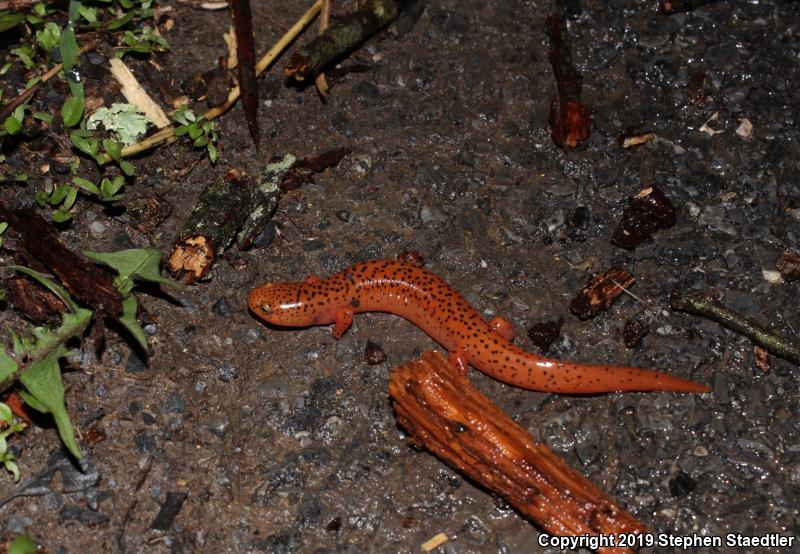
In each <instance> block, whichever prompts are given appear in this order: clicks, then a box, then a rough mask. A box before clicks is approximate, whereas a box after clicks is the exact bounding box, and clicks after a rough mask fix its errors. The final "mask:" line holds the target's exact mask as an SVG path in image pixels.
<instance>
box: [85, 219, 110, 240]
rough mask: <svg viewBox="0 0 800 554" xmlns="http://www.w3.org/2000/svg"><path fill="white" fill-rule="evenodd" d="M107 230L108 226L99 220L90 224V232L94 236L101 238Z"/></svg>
mask: <svg viewBox="0 0 800 554" xmlns="http://www.w3.org/2000/svg"><path fill="white" fill-rule="evenodd" d="M105 232H106V226H105V225H104V224H102V223H100V222H99V221H94V222H92V223H90V224H89V233H91V235H92V237H94V238H96V239H99V238H101V237H102V236H103V235H104V234H105Z"/></svg>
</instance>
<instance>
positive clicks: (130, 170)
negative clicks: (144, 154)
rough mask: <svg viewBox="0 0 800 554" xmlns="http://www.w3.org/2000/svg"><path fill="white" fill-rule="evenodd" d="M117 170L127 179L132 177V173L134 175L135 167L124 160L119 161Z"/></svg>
mask: <svg viewBox="0 0 800 554" xmlns="http://www.w3.org/2000/svg"><path fill="white" fill-rule="evenodd" d="M119 168H120V169H121V170H122V172H123V173H124V174H125V175H127V176H128V177H133V175H134V173H136V167H134V165H133V164H132V163H131V162H127V161H125V160H120V162H119Z"/></svg>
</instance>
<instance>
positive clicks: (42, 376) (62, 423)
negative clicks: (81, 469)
mask: <svg viewBox="0 0 800 554" xmlns="http://www.w3.org/2000/svg"><path fill="white" fill-rule="evenodd" d="M85 311H86V312H88V313H89V314H90V315H91V312H90V311H89V310H85ZM67 317H69V316H65V317H64V320H65V321H66V319H67ZM63 325H64V324H62V326H63ZM67 354H69V351H68V350H67V348H66V347H65V346H64V345H63V344H60V345H59V346H58V347H57V348H54V349H53V350H52V351H51V352H50V354H48V355H47V356H45V357H44V358H42V359H41V360H39V361H37V362H35V363H34V364H32V365H30V366H29V367H28V369H27V370H26V371H25V372H24V373H22V374H21V375H20V377H19V381H20V383H22V384H23V385H24V386H25V388H26V389H28V392H29V393H31V395H33V396H34V397H35V398H36V400H38V401H39V402H41V403H42V404H44V405H45V406H46V407H47V409H48V410H50V413H52V414H53V419H54V420H55V422H56V427H58V434H59V436H60V437H61V441H62V442H63V443H64V446H66V447H67V449H68V450H69V451H70V452H71V453H72V455H73V456H75V457H76V458H78V459H80V458H81V450H80V448H79V447H78V442H77V441H76V440H75V432H74V430H73V429H72V423H71V422H70V420H69V414H68V413H67V408H66V406H65V405H64V384H63V383H62V382H61V368H60V367H59V366H58V359H59V358H61V357H62V356H66V355H67Z"/></svg>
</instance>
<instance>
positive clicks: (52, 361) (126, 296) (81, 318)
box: [0, 248, 177, 471]
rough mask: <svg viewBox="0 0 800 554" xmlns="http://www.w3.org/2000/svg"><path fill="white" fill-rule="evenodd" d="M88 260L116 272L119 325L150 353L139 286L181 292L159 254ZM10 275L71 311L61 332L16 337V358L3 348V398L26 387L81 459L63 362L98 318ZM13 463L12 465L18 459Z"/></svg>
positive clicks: (63, 294) (92, 255)
mask: <svg viewBox="0 0 800 554" xmlns="http://www.w3.org/2000/svg"><path fill="white" fill-rule="evenodd" d="M84 254H85V255H86V257H88V258H89V259H91V260H94V261H96V262H98V263H101V264H104V265H107V266H109V267H110V268H112V269H113V270H114V271H116V272H117V277H116V278H115V279H114V286H115V288H116V289H117V291H119V293H120V295H121V296H122V315H121V316H120V317H119V318H118V321H119V323H120V324H121V325H122V326H123V327H124V328H125V329H127V330H128V332H130V334H131V336H133V338H134V339H135V340H136V341H137V342H138V343H139V344H140V345H141V347H142V348H144V349H147V339H146V338H145V335H144V330H143V329H142V327H141V325H140V324H139V322H138V320H137V319H136V309H137V307H138V301H137V299H136V296H134V294H133V288H134V286H135V284H136V282H137V281H149V282H156V283H167V284H171V285H174V286H177V283H175V282H173V281H170V280H169V279H165V278H164V277H161V274H160V272H159V262H160V260H161V254H160V252H159V251H158V250H156V249H154V248H142V249H131V250H122V251H119V252H109V253H103V252H84ZM10 269H13V270H15V271H18V272H20V273H24V274H26V275H28V276H29V277H31V278H33V279H34V280H36V281H38V282H39V283H40V284H42V285H43V286H45V287H46V288H47V289H49V290H50V291H51V292H52V293H53V294H55V295H56V296H58V298H59V299H60V300H61V301H62V302H63V303H64V305H65V306H66V307H67V309H68V311H67V312H65V313H64V314H63V315H62V320H61V325H60V326H59V327H58V328H57V329H49V328H47V327H35V328H34V329H33V331H32V336H26V337H19V336H17V335H14V334H12V337H11V338H12V347H11V352H12V354H11V355H9V353H8V352H7V351H6V349H3V348H0V392H2V391H3V390H5V389H7V388H8V387H10V386H11V385H12V384H14V383H15V382H19V383H21V384H22V385H23V386H24V387H25V390H20V391H19V395H20V397H21V398H22V399H23V400H24V401H25V403H26V404H28V405H29V406H30V407H31V408H33V409H34V410H37V411H39V412H42V413H50V414H52V415H53V419H54V421H55V423H56V427H57V428H58V434H59V436H60V437H61V441H62V442H63V443H64V446H66V447H67V449H68V450H69V451H70V452H71V453H72V455H73V456H75V457H76V458H80V457H81V451H80V448H79V447H78V442H77V440H76V439H75V431H74V430H73V427H72V423H71V422H70V420H69V415H68V414H67V410H66V407H65V405H64V385H63V383H62V381H61V369H60V367H59V362H60V360H61V358H64V357H65V356H69V355H71V354H72V353H73V352H72V351H71V350H70V349H69V348H67V343H68V342H69V341H70V340H71V339H73V338H77V339H80V338H81V337H82V336H83V334H84V332H85V330H86V328H87V327H88V325H89V323H90V322H91V321H92V319H93V318H94V313H93V312H92V311H91V310H89V309H86V308H82V307H80V306H78V304H77V303H76V302H75V300H73V298H72V297H71V296H70V294H69V293H68V292H67V290H66V289H64V288H63V287H62V286H60V285H58V284H56V283H54V282H53V281H52V280H50V279H48V278H47V277H45V276H44V275H42V274H41V273H39V272H37V271H34V270H32V269H29V268H27V267H21V266H10ZM0 416H1V414H0ZM0 446H2V445H1V444H0ZM9 461H10V462H11V463H13V458H12V459H10V460H9ZM7 467H8V466H7ZM14 467H16V466H14ZM9 471H11V470H10V469H9Z"/></svg>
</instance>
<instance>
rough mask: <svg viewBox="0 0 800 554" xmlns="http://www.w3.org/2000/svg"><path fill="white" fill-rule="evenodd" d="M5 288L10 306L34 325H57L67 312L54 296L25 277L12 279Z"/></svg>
mask: <svg viewBox="0 0 800 554" xmlns="http://www.w3.org/2000/svg"><path fill="white" fill-rule="evenodd" d="M6 286H7V287H8V302H9V303H10V304H11V306H12V307H13V308H14V309H15V310H17V311H18V312H20V313H21V314H22V316H23V317H25V318H26V319H28V320H30V321H31V322H33V323H35V324H36V325H52V324H55V323H58V322H60V321H61V314H62V313H63V312H65V311H67V307H66V306H65V305H64V303H63V302H62V301H61V300H59V299H58V297H57V296H56V295H55V294H53V293H52V292H50V291H49V290H47V289H46V288H44V287H43V286H41V285H39V284H38V283H35V282H34V281H32V280H31V279H29V278H27V277H12V278H11V279H9V280H8V281H7V282H6Z"/></svg>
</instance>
